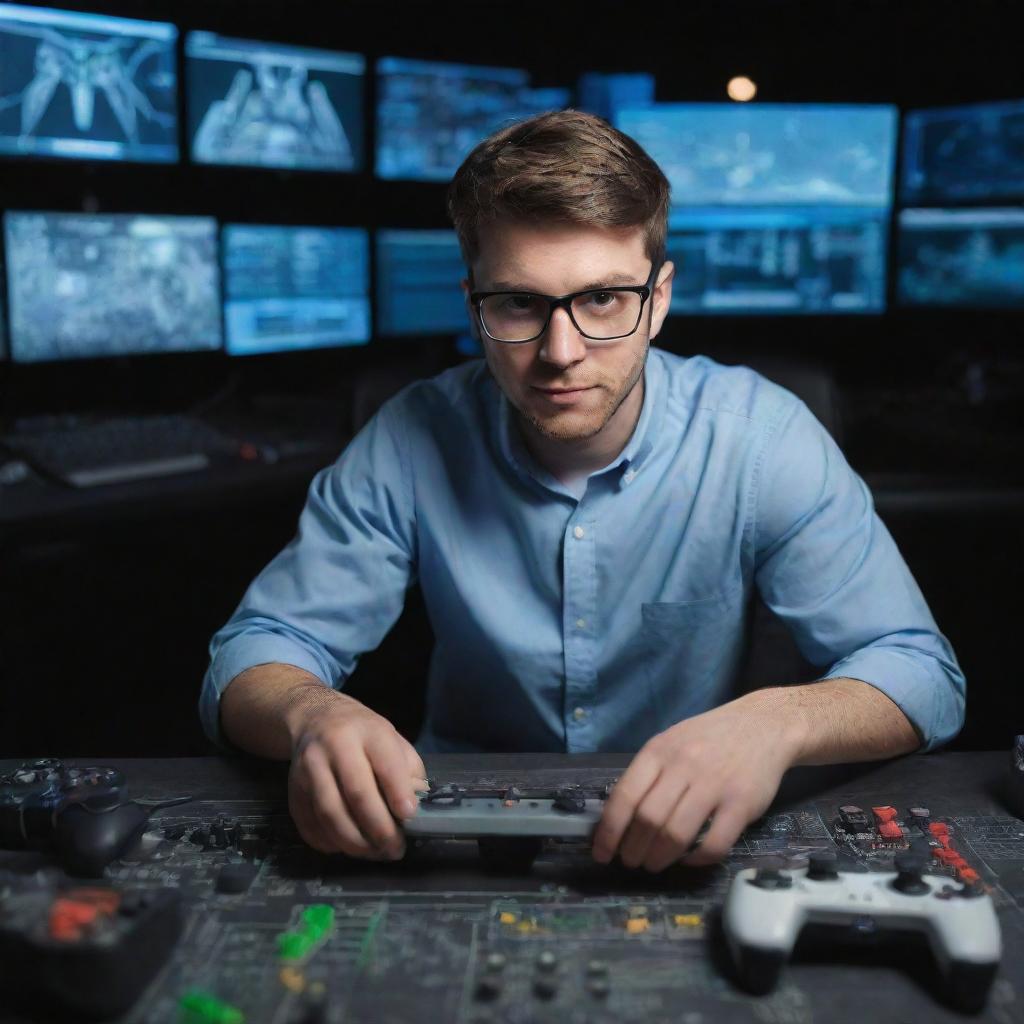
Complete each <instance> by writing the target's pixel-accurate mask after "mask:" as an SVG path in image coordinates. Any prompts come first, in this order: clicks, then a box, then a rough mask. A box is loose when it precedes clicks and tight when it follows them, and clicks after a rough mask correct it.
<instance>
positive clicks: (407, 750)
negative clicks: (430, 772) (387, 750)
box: [398, 736, 429, 788]
mask: <svg viewBox="0 0 1024 1024" xmlns="http://www.w3.org/2000/svg"><path fill="white" fill-rule="evenodd" d="M398 739H399V741H400V742H401V744H402V749H403V752H404V754H405V763H406V764H407V765H408V766H409V774H410V775H411V776H412V777H413V779H414V780H415V781H416V782H417V783H419V782H426V781H427V768H426V765H424V763H423V758H421V757H420V755H419V753H418V752H417V750H416V748H415V747H414V746H413V745H412V744H411V743H410V742H409V741H408V740H407V739H406V738H405V737H404V736H399V737H398ZM425 788H429V786H428V787H425Z"/></svg>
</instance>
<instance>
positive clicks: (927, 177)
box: [900, 100, 1024, 204]
mask: <svg viewBox="0 0 1024 1024" xmlns="http://www.w3.org/2000/svg"><path fill="white" fill-rule="evenodd" d="M1010 198H1024V100H1015V101H1013V102H1010V103H976V104H973V105H971V106H968V107H947V108H943V109H936V110H910V111H908V112H907V114H906V116H905V118H904V121H903V174H902V180H901V190H900V199H901V200H902V202H904V203H936V204H941V203H945V202H949V201H953V202H957V201H960V200H971V199H1010Z"/></svg>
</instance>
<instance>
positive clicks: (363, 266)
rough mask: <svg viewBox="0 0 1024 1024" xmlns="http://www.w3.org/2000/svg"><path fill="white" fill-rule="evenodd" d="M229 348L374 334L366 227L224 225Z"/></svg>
mask: <svg viewBox="0 0 1024 1024" xmlns="http://www.w3.org/2000/svg"><path fill="white" fill-rule="evenodd" d="M224 292H225V302H224V321H225V328H226V332H227V350H228V353H229V354H230V355H235V356H248V355H261V354H264V353H269V352H292V351H298V350H300V349H310V348H330V347H335V346H341V345H364V344H366V342H368V341H369V340H370V241H369V232H368V231H367V230H366V229H365V228H333V227H292V226H288V227H282V226H279V225H271V224H227V225H225V227H224Z"/></svg>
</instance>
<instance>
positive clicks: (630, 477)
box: [622, 469, 636, 484]
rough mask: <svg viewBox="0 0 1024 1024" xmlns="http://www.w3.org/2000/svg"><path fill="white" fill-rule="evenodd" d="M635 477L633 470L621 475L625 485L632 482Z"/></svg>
mask: <svg viewBox="0 0 1024 1024" xmlns="http://www.w3.org/2000/svg"><path fill="white" fill-rule="evenodd" d="M635 476H636V473H634V472H633V470H631V469H630V470H627V471H626V472H625V473H623V474H622V479H623V480H625V481H626V483H627V484H629V483H632V482H633V477H635Z"/></svg>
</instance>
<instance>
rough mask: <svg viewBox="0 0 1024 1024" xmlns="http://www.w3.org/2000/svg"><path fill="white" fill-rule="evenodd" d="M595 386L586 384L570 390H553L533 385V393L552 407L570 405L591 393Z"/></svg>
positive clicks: (552, 388)
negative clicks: (537, 394) (536, 393)
mask: <svg viewBox="0 0 1024 1024" xmlns="http://www.w3.org/2000/svg"><path fill="white" fill-rule="evenodd" d="M594 387H595V385H593V384H587V385H581V386H579V387H571V388H554V387H546V386H541V385H534V388H533V389H534V391H536V392H538V393H539V394H540V395H541V396H542V397H543V398H544V399H545V401H548V402H550V403H551V404H552V405H572V404H574V403H575V402H578V401H580V400H582V398H583V396H584V395H586V394H587V392H589V391H592V390H593V389H594Z"/></svg>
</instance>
